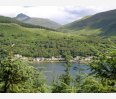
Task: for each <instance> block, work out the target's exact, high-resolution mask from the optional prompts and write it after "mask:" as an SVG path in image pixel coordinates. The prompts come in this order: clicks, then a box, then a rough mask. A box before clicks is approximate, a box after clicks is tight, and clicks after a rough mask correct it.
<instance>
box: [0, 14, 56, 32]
mask: <svg viewBox="0 0 116 99" xmlns="http://www.w3.org/2000/svg"><path fill="white" fill-rule="evenodd" d="M0 23H15V24H18V25H20V26H23V27H28V28H42V29H47V30H53V31H54V29H51V28H47V27H43V26H39V25H32V24H28V23H23V22H20V21H18V20H16V19H14V18H10V17H5V16H0Z"/></svg>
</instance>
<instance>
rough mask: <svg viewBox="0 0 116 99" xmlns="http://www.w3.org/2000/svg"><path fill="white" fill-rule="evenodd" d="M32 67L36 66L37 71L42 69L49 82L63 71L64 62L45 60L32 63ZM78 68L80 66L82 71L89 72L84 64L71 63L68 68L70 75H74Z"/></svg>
mask: <svg viewBox="0 0 116 99" xmlns="http://www.w3.org/2000/svg"><path fill="white" fill-rule="evenodd" d="M33 66H34V67H36V68H37V69H38V70H39V71H42V72H43V73H44V74H45V76H46V79H47V81H48V82H51V81H52V80H53V79H57V78H58V76H60V75H61V74H63V73H65V71H64V70H65V66H66V64H65V62H46V63H34V64H33ZM79 68H81V70H82V72H83V73H89V72H90V70H89V67H88V66H87V65H86V64H80V65H78V64H77V63H72V67H71V69H70V74H71V76H72V77H76V75H77V73H78V70H79Z"/></svg>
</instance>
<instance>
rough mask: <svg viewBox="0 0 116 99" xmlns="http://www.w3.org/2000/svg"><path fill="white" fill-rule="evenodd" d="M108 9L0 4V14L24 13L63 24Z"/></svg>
mask: <svg viewBox="0 0 116 99" xmlns="http://www.w3.org/2000/svg"><path fill="white" fill-rule="evenodd" d="M109 9H110V8H104V7H95V6H87V7H82V6H81V7H80V6H0V15H5V16H10V17H15V16H16V15H17V14H19V13H24V14H26V15H28V16H31V17H39V18H49V19H51V20H54V21H56V22H58V23H61V24H64V23H68V22H71V21H74V20H76V19H80V18H82V17H83V16H87V15H91V14H95V13H97V12H101V11H105V10H109Z"/></svg>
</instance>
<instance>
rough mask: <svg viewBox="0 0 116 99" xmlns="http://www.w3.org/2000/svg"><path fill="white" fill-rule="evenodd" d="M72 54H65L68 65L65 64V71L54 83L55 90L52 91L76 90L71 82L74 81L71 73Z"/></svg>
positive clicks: (66, 91)
mask: <svg viewBox="0 0 116 99" xmlns="http://www.w3.org/2000/svg"><path fill="white" fill-rule="evenodd" d="M71 58H72V57H71V56H70V55H65V61H66V65H65V68H66V69H65V73H64V74H62V75H61V76H60V77H59V80H58V81H56V82H54V83H53V90H52V92H55V93H56V92H61V93H62V92H65V93H68V92H72V91H74V90H73V88H72V86H71V83H72V77H71V75H70V68H71V66H72V65H71V62H70V60H71Z"/></svg>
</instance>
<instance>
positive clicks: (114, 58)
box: [0, 12, 116, 93]
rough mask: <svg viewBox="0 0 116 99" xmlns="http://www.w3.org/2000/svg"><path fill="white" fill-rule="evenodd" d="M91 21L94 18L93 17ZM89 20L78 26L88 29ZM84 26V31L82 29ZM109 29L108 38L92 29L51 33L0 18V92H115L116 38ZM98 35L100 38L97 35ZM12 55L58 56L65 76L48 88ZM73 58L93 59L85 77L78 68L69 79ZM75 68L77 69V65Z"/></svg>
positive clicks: (33, 70)
mask: <svg viewBox="0 0 116 99" xmlns="http://www.w3.org/2000/svg"><path fill="white" fill-rule="evenodd" d="M108 13H109V12H108ZM97 16H99V14H98V15H97ZM101 16H102V15H101ZM103 16H104V14H103ZM92 18H93V19H94V18H96V17H95V16H93V17H92ZM108 18H109V17H108ZM113 18H114V17H113ZM89 20H91V18H89V19H88V20H87V19H85V21H83V20H82V23H80V22H79V26H80V24H81V25H82V24H83V23H86V22H87V23H86V24H87V25H88V23H89ZM105 20H107V19H105ZM110 21H111V20H110ZM102 22H104V21H102ZM108 22H109V21H108ZM74 23H75V22H74ZM111 23H112V22H111ZM71 24H73V23H71ZM86 24H85V25H86ZM100 24H101V23H100ZM104 24H105V23H104ZM73 25H74V24H73ZM73 25H72V26H73ZM85 25H84V27H86V26H85ZM97 25H98V24H97ZM66 26H67V25H66ZM68 26H70V25H68ZM76 26H78V25H75V27H76ZM88 26H89V25H88ZM90 26H91V24H90ZM73 27H74V26H73ZM75 27H74V28H75ZM62 28H63V29H62ZM104 28H105V26H104ZM104 28H103V29H104ZM109 28H110V29H111V31H112V32H111V35H110V31H109V30H108V31H109V32H108V31H107V32H106V35H105V31H104V32H103V30H100V29H98V27H97V28H95V29H93V28H92V29H91V28H84V29H82V30H78V28H76V30H75V29H74V30H68V29H66V28H65V26H63V27H61V28H59V29H57V30H54V29H49V28H46V27H41V26H35V25H30V24H26V23H22V22H20V21H17V20H16V19H14V18H9V17H4V16H0V92H1V93H2V92H3V93H27V92H30V93H33V92H37V93H39V92H41V93H45V92H46V93H47V92H48V93H71V92H73V93H83V92H85V93H94V92H97V93H101V92H105V93H109V92H116V76H115V74H116V35H115V31H114V30H115V29H114V22H113V23H112V24H111V25H110V27H109ZM109 28H107V29H109ZM79 29H80V28H79ZM65 30H66V31H65ZM67 31H68V32H67ZM102 32H103V34H101V33H102ZM107 33H108V35H107ZM15 54H20V55H22V56H26V57H47V58H48V57H52V56H54V57H59V56H61V57H63V58H65V61H66V63H65V64H66V66H65V73H64V74H62V75H60V76H59V77H58V79H57V80H53V81H52V83H51V84H50V85H49V84H48V83H47V81H46V77H45V75H44V73H43V71H39V70H37V69H36V68H35V67H34V66H30V64H29V63H28V62H25V61H23V60H20V59H17V58H16V57H14V55H15ZM76 56H93V59H92V62H90V63H88V64H87V65H88V67H89V68H90V71H91V72H90V73H89V74H85V73H83V71H82V69H81V66H79V68H78V70H77V75H76V78H73V77H72V76H71V74H70V72H69V71H70V68H71V66H72V63H71V62H70V60H71V58H72V57H76ZM78 65H80V63H79V62H78Z"/></svg>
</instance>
